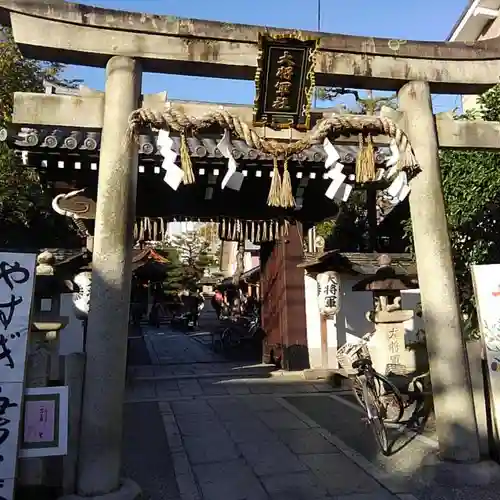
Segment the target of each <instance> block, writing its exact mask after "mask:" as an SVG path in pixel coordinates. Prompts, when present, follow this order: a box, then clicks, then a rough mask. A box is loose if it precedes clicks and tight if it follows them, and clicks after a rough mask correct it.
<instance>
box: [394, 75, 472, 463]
mask: <svg viewBox="0 0 500 500" xmlns="http://www.w3.org/2000/svg"><path fill="white" fill-rule="evenodd" d="M399 103H400V109H401V110H402V111H403V112H404V113H405V128H406V133H407V134H408V137H409V139H410V142H411V144H412V146H413V150H414V151H415V155H416V158H417V161H418V163H419V165H420V168H421V169H422V171H421V172H420V173H419V174H418V175H417V176H416V177H415V178H414V179H413V180H412V182H411V192H410V210H411V219H412V225H413V239H414V245H415V253H416V260H417V270H418V281H419V284H420V294H421V300H422V310H423V317H424V321H425V332H426V340H427V350H428V353H429V365H430V374H431V380H432V388H433V393H434V408H435V412H436V427H437V433H438V440H439V448H440V455H441V457H442V458H443V459H444V460H450V461H456V462H476V461H478V460H479V443H478V435H477V423H476V416H475V412H474V403H473V398H472V388H471V381H470V373H469V366H468V362H467V356H466V350H465V341H464V337H463V333H462V321H461V313H460V307H459V301H458V294H457V287H456V282H455V272H454V268H453V261H452V254H451V244H450V238H449V234H448V225H447V221H446V215H445V206H444V199H443V189H442V185H441V172H440V168H439V154H438V139H437V132H436V124H435V121H434V115H433V113H432V104H431V95H430V90H429V84H428V83H426V82H420V81H419V82H410V83H407V84H406V85H405V86H404V87H402V88H401V90H400V91H399Z"/></svg>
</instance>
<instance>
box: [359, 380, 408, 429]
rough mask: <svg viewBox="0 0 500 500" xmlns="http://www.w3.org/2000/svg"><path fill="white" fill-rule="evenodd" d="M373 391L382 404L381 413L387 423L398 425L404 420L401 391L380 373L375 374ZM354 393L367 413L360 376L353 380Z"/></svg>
mask: <svg viewBox="0 0 500 500" xmlns="http://www.w3.org/2000/svg"><path fill="white" fill-rule="evenodd" d="M372 377H373V378H372V380H373V384H372V386H373V391H374V394H375V396H376V397H377V399H378V400H379V401H380V403H381V408H380V412H381V413H382V419H383V420H384V421H385V422H391V423H396V422H399V421H400V420H401V419H402V418H403V414H404V411H405V405H404V401H403V397H402V396H401V392H400V391H399V389H398V388H397V387H396V386H395V385H394V384H393V383H392V382H391V381H390V380H389V379H388V378H387V377H384V376H383V375H381V374H380V373H377V372H373V375H372ZM352 392H353V394H354V397H355V398H356V400H357V402H358V404H359V405H360V406H361V408H363V409H364V410H365V411H366V405H365V402H364V400H363V386H362V383H361V381H360V379H359V377H358V376H356V377H355V378H354V379H353V380H352Z"/></svg>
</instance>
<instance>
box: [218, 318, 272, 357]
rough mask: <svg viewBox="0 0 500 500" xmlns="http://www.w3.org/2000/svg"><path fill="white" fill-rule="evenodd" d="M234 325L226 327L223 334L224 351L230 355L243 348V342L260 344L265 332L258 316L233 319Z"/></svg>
mask: <svg viewBox="0 0 500 500" xmlns="http://www.w3.org/2000/svg"><path fill="white" fill-rule="evenodd" d="M231 321H232V324H230V325H229V326H227V327H225V328H224V330H223V331H222V333H221V345H222V350H223V351H224V352H226V353H229V352H230V351H232V350H233V349H235V348H237V347H239V346H241V344H242V343H243V342H254V341H255V342H259V341H261V340H262V336H263V331H262V329H261V327H260V318H259V316H258V315H257V314H253V315H252V316H250V317H239V318H231Z"/></svg>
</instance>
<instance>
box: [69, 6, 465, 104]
mask: <svg viewBox="0 0 500 500" xmlns="http://www.w3.org/2000/svg"><path fill="white" fill-rule="evenodd" d="M80 3H83V4H87V5H97V6H100V7H107V8H111V9H122V10H130V11H142V12H149V13H155V14H168V15H173V16H179V17H191V18H198V19H210V20H218V21H228V22H235V23H245V24H259V25H268V26H277V27H282V28H293V29H307V30H316V29H317V17H318V15H317V3H318V2H317V0H212V1H210V0H80ZM467 3H468V1H467V0H376V1H375V0H348V1H347V0H321V31H324V32H330V33H343V34H349V35H364V36H380V37H389V38H395V39H403V40H444V39H445V38H446V37H447V36H448V34H449V32H450V31H451V28H452V26H453V25H454V23H455V21H456V20H457V18H458V16H459V15H460V13H461V12H462V11H463V9H464V8H465V6H466V4H467ZM306 5H307V7H306ZM67 76H68V77H69V78H80V79H82V80H84V81H85V84H86V85H88V86H89V87H92V88H96V89H103V88H104V70H103V69H97V68H86V67H81V66H80V67H70V68H68V71H67ZM143 90H144V92H145V93H150V92H160V91H164V90H166V91H167V93H168V96H169V98H171V99H186V100H197V101H209V102H221V103H242V104H250V103H251V102H252V100H253V95H254V84H253V82H250V81H243V82H242V81H235V80H219V79H213V78H197V77H196V78H195V77H183V76H177V75H157V74H154V75H153V74H145V75H144V80H143ZM458 105H459V99H458V98H457V97H456V96H436V97H435V98H434V108H435V110H436V111H438V112H439V111H443V110H447V109H451V108H453V107H455V106H458Z"/></svg>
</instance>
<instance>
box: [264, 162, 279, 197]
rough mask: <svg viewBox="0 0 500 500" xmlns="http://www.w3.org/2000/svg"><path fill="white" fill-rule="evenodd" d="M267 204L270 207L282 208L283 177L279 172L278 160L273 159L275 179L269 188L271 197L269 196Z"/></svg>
mask: <svg viewBox="0 0 500 500" xmlns="http://www.w3.org/2000/svg"><path fill="white" fill-rule="evenodd" d="M267 204H268V205H269V206H270V207H280V206H281V176H280V172H279V170H278V158H277V157H276V156H275V157H274V158H273V178H272V179H271V186H270V188H269V195H268V196H267Z"/></svg>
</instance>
